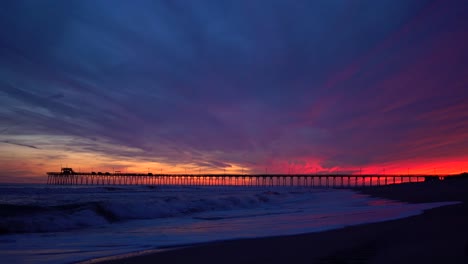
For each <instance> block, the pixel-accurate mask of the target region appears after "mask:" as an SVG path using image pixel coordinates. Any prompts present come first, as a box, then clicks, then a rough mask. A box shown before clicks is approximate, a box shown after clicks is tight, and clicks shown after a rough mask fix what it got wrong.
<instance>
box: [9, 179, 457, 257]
mask: <svg viewBox="0 0 468 264" xmlns="http://www.w3.org/2000/svg"><path fill="white" fill-rule="evenodd" d="M447 204H452V203H425V204H407V203H401V202H395V201H389V200H384V199H378V198H372V197H369V196H366V195H362V194H358V193H355V192H353V191H351V190H337V189H310V188H301V187H270V188H265V187H262V188H256V187H234V186H232V187H229V186H210V187H181V186H161V187H154V186H112V187H111V186H107V187H106V186H70V187H64V186H48V185H25V184H22V185H0V257H1V260H2V263H73V262H78V261H84V260H89V259H93V258H99V257H103V256H111V255H117V254H124V253H129V252H136V251H145V250H151V249H158V248H166V247H171V246H181V245H190V244H195V243H202V242H210V241H219V240H228V239H239V238H253V237H266V236H281V235H292V234H301V233H309V232H317V231H323V230H328V229H335V228H342V227H345V226H349V225H356V224H363V223H371V222H379V221H385V220H391V219H398V218H402V217H408V216H411V215H416V214H419V213H421V212H422V211H423V210H425V209H430V208H434V207H438V206H442V205H447Z"/></svg>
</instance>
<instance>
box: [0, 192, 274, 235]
mask: <svg viewBox="0 0 468 264" xmlns="http://www.w3.org/2000/svg"><path fill="white" fill-rule="evenodd" d="M104 191H107V192H113V194H107V195H108V196H106V197H100V196H97V197H93V198H91V199H88V200H90V201H84V202H75V203H73V202H71V203H70V202H68V203H64V204H59V205H31V204H8V203H0V234H11V233H32V232H56V231H65V230H72V229H79V228H86V227H92V226H99V225H105V224H110V223H113V222H120V221H125V220H132V219H155V218H168V217H181V216H190V215H193V214H196V213H202V212H211V211H222V210H233V209H249V208H257V207H260V206H265V205H266V204H269V203H271V202H272V200H274V199H275V198H276V197H277V196H278V195H280V194H279V193H276V192H259V193H244V194H242V195H236V194H226V193H224V194H211V195H207V194H193V195H183V194H179V193H170V192H169V193H165V194H164V195H161V194H155V193H154V192H144V193H139V192H136V195H129V192H128V189H127V190H125V189H123V188H118V189H112V190H110V189H105V190H104ZM115 191H117V193H115ZM118 191H121V192H122V195H119V192H118ZM79 193H81V195H87V193H86V192H81V191H78V192H77V194H79ZM130 194H131V193H130ZM62 195H64V194H62ZM88 195H89V193H88ZM51 198H52V197H51ZM70 200H73V197H69V199H66V200H65V202H66V201H70ZM76 200H80V199H78V198H77V199H76Z"/></svg>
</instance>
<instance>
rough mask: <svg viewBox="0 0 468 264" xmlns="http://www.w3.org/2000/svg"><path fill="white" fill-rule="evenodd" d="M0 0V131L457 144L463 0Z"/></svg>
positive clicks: (207, 143) (192, 147)
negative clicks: (1, 127) (2, 126)
mask: <svg viewBox="0 0 468 264" xmlns="http://www.w3.org/2000/svg"><path fill="white" fill-rule="evenodd" d="M0 5H1V6H2V8H0V35H1V36H8V37H2V38H1V39H0V56H1V60H0V105H1V106H0V120H1V121H2V125H4V126H5V127H9V129H8V130H6V129H4V130H3V132H2V133H4V134H9V135H12V134H16V135H18V134H19V135H37V136H52V137H54V136H72V137H74V138H78V139H80V140H78V141H77V142H69V143H68V144H67V145H68V146H66V147H67V148H76V149H79V150H80V151H88V152H90V153H92V152H98V153H104V154H107V155H109V156H112V157H120V158H122V159H126V158H138V159H141V160H144V161H145V160H152V161H159V162H166V163H170V164H182V163H191V164H198V165H199V166H208V167H215V168H225V167H229V166H232V164H239V165H241V166H246V167H252V168H253V167H257V166H258V167H264V166H265V165H266V166H273V165H272V164H274V163H284V162H286V163H287V162H288V161H291V160H296V161H298V163H297V164H300V163H302V164H303V166H309V165H307V164H310V162H311V160H313V162H315V163H317V162H319V164H320V166H321V167H323V168H324V169H328V168H335V167H343V168H346V167H355V166H365V165H368V164H373V163H379V162H390V161H399V160H402V159H407V158H411V157H416V156H437V155H444V156H448V155H460V154H462V153H461V152H462V149H465V150H466V149H467V148H468V145H467V144H468V143H467V142H468V140H467V131H468V128H467V126H466V124H465V123H466V122H464V121H465V120H466V115H464V114H463V113H466V109H465V108H463V105H464V103H463V98H466V97H467V92H466V91H467V90H466V84H467V79H466V76H468V74H467V67H466V61H467V59H468V57H467V56H468V52H467V51H466V48H465V47H466V45H467V44H468V43H467V42H468V39H467V37H466V36H465V34H464V32H466V30H467V27H468V26H467V25H468V21H467V18H466V16H465V13H464V12H463V11H467V4H466V3H465V1H456V0H455V1H449V2H447V1H393V0H385V1H359V2H357V1H295V2H294V4H293V3H290V2H288V1H197V2H196V3H195V2H190V1H137V2H132V3H130V2H128V1H40V2H38V1H3V2H2V3H1V4H0ZM448 138H450V139H448ZM441 142H443V143H441ZM60 144H63V143H60ZM31 146H34V145H33V144H32V145H31ZM113 146H122V147H128V148H131V149H132V151H125V150H122V149H121V150H119V151H116V150H115V148H114V147H113ZM135 150H138V153H136V152H135ZM299 161H300V162H299ZM278 166H279V165H278ZM315 166H317V165H315Z"/></svg>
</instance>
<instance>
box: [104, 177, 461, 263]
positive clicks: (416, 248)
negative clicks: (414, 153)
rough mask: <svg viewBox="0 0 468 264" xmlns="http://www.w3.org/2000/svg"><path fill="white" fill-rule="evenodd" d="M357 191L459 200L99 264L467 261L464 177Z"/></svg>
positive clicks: (405, 198)
mask: <svg viewBox="0 0 468 264" xmlns="http://www.w3.org/2000/svg"><path fill="white" fill-rule="evenodd" d="M356 190H358V191H360V192H362V193H365V194H369V195H373V196H376V197H382V198H389V199H394V200H400V201H405V202H412V203H421V202H443V201H462V202H463V203H462V204H457V205H450V206H445V207H440V208H436V209H431V210H428V211H425V212H424V214H421V215H418V216H413V217H408V218H404V219H400V220H393V221H387V222H380V223H374V224H365V225H359V226H351V227H346V228H343V229H338V230H331V231H326V232H321V233H311V234H303V235H294V236H282V237H270V238H257V239H243V240H233V241H225V242H214V243H208V244H202V245H196V246H193V247H186V248H181V249H174V250H169V251H164V252H160V253H154V254H149V255H142V256H136V257H131V258H125V259H120V260H112V261H106V262H102V263H113V264H116V263H203V264H208V263H217V264H218V263H465V264H467V263H468V203H467V202H468V180H446V181H443V182H434V183H411V184H402V185H393V186H392V185H391V186H382V187H372V188H361V189H356Z"/></svg>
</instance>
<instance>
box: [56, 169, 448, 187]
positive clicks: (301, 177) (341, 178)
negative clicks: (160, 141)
mask: <svg viewBox="0 0 468 264" xmlns="http://www.w3.org/2000/svg"><path fill="white" fill-rule="evenodd" d="M447 176H449V175H423V174H412V175H410V174H407V175H376V174H366V175H355V174H187V173H185V174H163V173H160V174H153V173H121V172H119V171H116V172H113V173H110V172H75V171H73V169H72V168H62V170H61V171H60V172H48V173H47V184H53V185H153V186H163V185H178V186H252V187H273V186H302V187H317V188H319V187H322V188H323V187H326V188H352V187H365V186H380V185H389V184H399V183H406V182H422V181H440V180H443V179H445V177H447Z"/></svg>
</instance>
